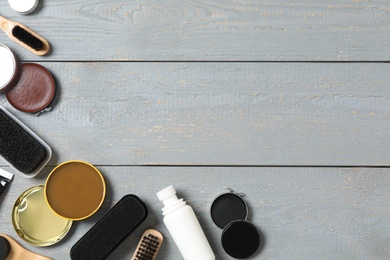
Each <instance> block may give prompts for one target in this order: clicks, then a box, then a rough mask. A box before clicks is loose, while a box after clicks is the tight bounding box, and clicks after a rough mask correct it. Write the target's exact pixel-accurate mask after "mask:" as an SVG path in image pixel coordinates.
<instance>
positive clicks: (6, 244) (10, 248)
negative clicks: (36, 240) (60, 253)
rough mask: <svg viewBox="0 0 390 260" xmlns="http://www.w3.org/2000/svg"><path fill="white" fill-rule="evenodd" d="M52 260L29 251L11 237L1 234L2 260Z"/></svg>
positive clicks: (0, 259) (0, 255)
mask: <svg viewBox="0 0 390 260" xmlns="http://www.w3.org/2000/svg"><path fill="white" fill-rule="evenodd" d="M20 259H28V260H51V258H49V257H46V256H43V255H39V254H36V253H33V252H31V251H28V250H27V249H25V248H24V247H22V246H21V245H19V244H18V243H17V242H16V241H15V240H14V239H13V238H11V237H10V236H7V235H4V234H0V260H20Z"/></svg>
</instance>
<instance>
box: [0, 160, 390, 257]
mask: <svg viewBox="0 0 390 260" xmlns="http://www.w3.org/2000/svg"><path fill="white" fill-rule="evenodd" d="M98 168H99V169H100V170H101V172H102V173H103V174H104V176H105V178H106V180H107V183H108V193H107V199H106V201H105V203H104V206H103V208H102V209H101V210H100V211H99V212H98V213H97V214H96V215H95V216H93V217H92V218H91V219H89V220H86V221H80V222H78V223H77V224H75V225H74V226H73V227H72V230H71V232H70V234H69V235H68V236H67V238H66V239H65V241H63V242H60V243H59V244H58V245H55V246H52V247H47V248H35V247H32V246H29V245H27V243H25V242H22V244H23V245H24V246H27V247H28V248H29V249H31V250H34V251H36V252H39V253H41V254H45V255H48V256H52V257H54V258H55V259H69V249H70V247H71V246H72V245H73V244H74V243H75V241H77V240H78V239H79V238H80V237H81V236H82V235H83V234H84V233H85V232H86V231H87V230H88V229H89V228H90V227H91V226H92V225H93V224H94V223H95V222H96V221H97V220H98V219H99V218H100V217H101V216H102V215H103V214H104V213H105V212H106V211H107V210H108V209H109V208H110V207H111V206H112V205H113V204H114V203H116V202H117V201H118V200H119V199H120V198H121V197H122V196H124V195H125V194H128V193H132V194H136V195H138V196H139V197H140V198H141V199H142V200H144V201H145V203H146V204H147V206H148V208H149V211H150V214H149V216H148V218H147V220H146V221H145V222H144V223H143V224H142V225H141V227H140V228H139V229H137V230H136V232H135V233H134V234H133V235H132V236H131V237H129V238H128V239H127V240H125V241H124V242H123V244H122V245H121V246H120V247H119V248H118V249H117V250H116V251H115V252H114V253H113V254H112V255H111V257H110V259H129V258H130V256H131V254H132V252H133V251H134V248H135V245H136V242H137V240H138V237H139V236H140V234H141V233H142V232H143V230H144V229H146V228H149V227H152V228H156V229H158V230H160V231H161V232H162V233H163V234H164V235H165V243H164V246H163V248H162V251H161V254H160V255H159V256H160V259H181V258H180V256H179V252H178V250H177V248H176V246H175V245H174V242H173V240H172V238H171V237H170V235H169V233H168V232H167V230H166V228H165V227H164V225H163V222H162V215H161V204H160V203H159V201H158V200H157V197H156V196H155V192H156V191H158V190H160V189H161V188H164V187H165V186H167V185H169V184H174V185H175V187H176V189H177V191H178V194H179V196H182V197H184V198H185V199H186V200H187V201H188V202H189V203H190V204H191V205H192V206H193V208H194V210H195V212H196V214H197V215H198V217H199V219H200V222H201V224H202V226H203V228H204V230H205V233H206V234H207V236H208V238H209V240H210V243H211V245H212V247H213V249H214V251H215V252H216V254H217V259H231V258H229V257H227V255H226V254H225V253H224V252H223V249H222V247H221V244H220V235H221V230H220V229H219V228H218V227H216V226H215V225H214V223H212V220H211V217H210V215H209V210H210V206H211V203H212V201H213V199H214V198H215V197H216V196H217V195H219V194H221V193H223V192H225V190H226V188H228V187H229V188H233V189H234V190H236V191H240V192H244V193H245V194H246V197H245V199H246V202H247V203H248V206H249V209H250V219H249V220H250V221H251V222H252V223H254V224H255V225H256V226H257V227H258V229H259V230H260V231H261V232H262V235H263V237H264V238H265V241H266V242H265V246H264V248H263V250H262V251H261V252H259V254H257V255H256V257H255V258H253V259H319V260H320V259H370V260H375V259H388V258H389V257H390V246H389V239H390V235H389V234H390V222H389V221H388V220H389V216H390V215H389V203H388V198H389V195H390V188H389V187H390V174H389V169H365V168H344V169H340V168H272V167H270V168H256V167H244V168H242V167H206V168H204V167H195V168H191V167H101V166H98ZM49 170H50V169H47V171H49ZM45 176H46V174H42V175H39V177H38V178H35V179H23V178H21V177H19V176H16V178H15V180H14V182H13V183H12V184H11V186H10V189H9V190H7V193H6V194H5V196H4V197H3V201H2V202H1V206H0V233H7V234H10V235H11V236H13V237H16V234H15V231H14V230H13V228H12V222H11V218H10V214H11V209H12V205H13V203H14V201H15V200H16V198H17V197H18V196H19V194H20V193H21V192H23V191H24V190H25V189H28V188H29V187H31V186H34V185H38V184H42V183H43V182H44V179H45ZM18 240H19V241H21V240H20V239H18Z"/></svg>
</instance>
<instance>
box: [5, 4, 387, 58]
mask: <svg viewBox="0 0 390 260" xmlns="http://www.w3.org/2000/svg"><path fill="white" fill-rule="evenodd" d="M389 12H390V2H389V1H387V0H370V1H345V0H328V1H323V0H316V1H314V0H298V1H293V2H292V1H290V0H281V1H251V0H242V1H241V0H240V1H237V0H224V1H218V2H215V1H207V0H206V1H205V0H203V1H188V0H186V1H177V2H172V1H166V0H152V1H149V0H148V1H146V0H139V1H127V2H126V1H125V2H124V1H121V0H113V1H101V0H88V1H84V0H82V1H80V0H78V1H59V0H55V1H48V2H44V3H43V6H41V7H40V8H39V9H38V11H37V12H36V13H34V14H32V15H29V16H21V15H17V14H16V13H15V12H14V11H12V10H11V8H10V7H9V6H8V4H7V2H6V1H4V2H3V3H2V4H0V14H2V15H4V16H6V17H8V18H11V19H14V20H17V21H20V22H23V23H25V24H26V25H28V26H29V27H31V28H33V29H34V30H36V31H37V32H39V33H40V34H42V35H43V36H46V37H47V39H48V40H49V41H50V43H51V45H52V47H53V52H52V53H51V55H50V56H49V57H43V58H42V59H44V60H149V61H154V60H182V61H187V60H255V61H265V60H267V61H277V60H289V61H297V60H299V61H307V60H310V61H312V60H332V61H340V60H342V61H348V60H354V61H360V60H372V61H383V60H387V61H388V60H389V57H390V56H389V53H390V31H389V30H390V27H389V23H390V14H389ZM0 41H1V42H3V43H5V44H7V45H9V46H10V47H11V48H12V49H14V51H15V52H16V53H17V54H18V56H19V57H21V58H22V59H23V60H36V59H38V57H35V56H34V55H32V54H30V53H28V52H26V51H24V50H23V49H22V48H19V47H17V45H16V44H14V43H12V42H11V41H10V40H9V39H8V38H7V37H6V36H5V35H4V34H0ZM39 59H40V58H39Z"/></svg>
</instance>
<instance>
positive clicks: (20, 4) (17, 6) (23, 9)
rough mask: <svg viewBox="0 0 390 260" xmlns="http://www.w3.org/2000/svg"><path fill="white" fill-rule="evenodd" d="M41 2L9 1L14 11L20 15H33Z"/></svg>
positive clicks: (37, 0)
mask: <svg viewBox="0 0 390 260" xmlns="http://www.w3.org/2000/svg"><path fill="white" fill-rule="evenodd" d="M38 2H39V0H8V3H9V5H10V6H11V8H12V9H14V10H15V11H16V12H18V13H20V14H29V13H32V12H33V11H34V10H35V8H37V6H38Z"/></svg>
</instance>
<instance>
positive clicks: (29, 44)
mask: <svg viewBox="0 0 390 260" xmlns="http://www.w3.org/2000/svg"><path fill="white" fill-rule="evenodd" d="M0 28H1V29H2V30H3V31H4V32H5V33H6V34H7V35H8V37H10V38H11V39H12V40H14V41H15V42H16V43H18V44H19V45H21V46H23V47H24V48H26V49H27V50H29V51H30V52H32V53H34V54H35V55H39V56H42V55H46V54H47V53H48V52H49V50H50V45H49V43H48V42H47V41H46V40H45V39H44V38H43V37H41V36H39V35H38V34H37V33H35V32H33V31H31V30H30V29H29V28H27V27H26V26H24V25H23V24H21V23H18V22H14V21H11V20H8V19H6V18H4V17H2V16H0Z"/></svg>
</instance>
